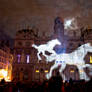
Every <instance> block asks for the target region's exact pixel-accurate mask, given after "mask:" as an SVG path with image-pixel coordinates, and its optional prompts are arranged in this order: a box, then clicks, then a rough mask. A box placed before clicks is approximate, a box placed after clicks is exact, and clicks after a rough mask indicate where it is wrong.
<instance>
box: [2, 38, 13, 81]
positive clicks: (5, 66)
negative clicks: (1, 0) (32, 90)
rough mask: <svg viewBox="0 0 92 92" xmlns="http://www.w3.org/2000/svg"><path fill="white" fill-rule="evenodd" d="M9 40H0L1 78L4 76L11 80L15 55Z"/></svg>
mask: <svg viewBox="0 0 92 92" xmlns="http://www.w3.org/2000/svg"><path fill="white" fill-rule="evenodd" d="M5 42H6V43H5ZM7 42H8V41H4V40H3V41H2V40H1V41H0V80H1V79H3V78H4V79H5V80H6V81H11V80H12V61H13V55H12V54H11V50H10V48H9V46H7V45H9V43H7Z"/></svg>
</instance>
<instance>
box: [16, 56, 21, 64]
mask: <svg viewBox="0 0 92 92" xmlns="http://www.w3.org/2000/svg"><path fill="white" fill-rule="evenodd" d="M20 57H21V55H20V54H18V55H17V60H18V63H20Z"/></svg>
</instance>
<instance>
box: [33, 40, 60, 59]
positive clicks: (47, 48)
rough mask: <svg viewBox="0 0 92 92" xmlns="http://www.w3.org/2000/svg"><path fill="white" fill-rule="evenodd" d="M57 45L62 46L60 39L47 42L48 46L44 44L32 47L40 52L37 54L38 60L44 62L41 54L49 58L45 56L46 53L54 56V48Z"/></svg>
mask: <svg viewBox="0 0 92 92" xmlns="http://www.w3.org/2000/svg"><path fill="white" fill-rule="evenodd" d="M55 45H61V43H60V41H59V40H58V39H54V40H51V41H49V42H47V44H42V45H39V46H37V45H35V44H32V47H34V48H35V49H37V50H38V53H37V57H38V60H42V59H41V57H40V54H41V53H42V54H43V55H44V56H45V57H47V55H46V54H45V51H48V52H50V53H53V54H54V53H55V51H54V50H53V48H54V47H55Z"/></svg>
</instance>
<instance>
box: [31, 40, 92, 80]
mask: <svg viewBox="0 0 92 92" xmlns="http://www.w3.org/2000/svg"><path fill="white" fill-rule="evenodd" d="M49 42H50V43H49V45H48V43H47V44H42V45H39V46H37V45H35V44H33V45H32V46H33V47H34V48H36V49H37V50H38V53H37V56H38V60H41V58H40V56H39V54H40V53H41V52H42V54H43V55H44V56H45V57H46V62H47V63H48V62H53V61H55V63H54V65H52V66H51V68H50V72H49V73H47V74H46V78H47V79H49V78H50V77H51V76H52V72H53V70H54V69H56V68H58V66H59V65H61V67H60V68H59V72H60V74H61V76H62V78H63V80H66V77H65V75H64V74H63V73H62V72H63V70H64V69H65V68H66V65H67V64H68V65H75V66H76V67H77V68H78V71H79V75H80V79H85V80H90V78H89V77H88V76H87V74H86V73H85V71H84V68H85V67H89V68H92V65H90V64H85V60H84V58H85V56H86V55H87V53H88V52H92V46H91V45H90V43H86V44H83V45H81V46H80V47H78V48H77V49H76V50H75V51H73V52H72V53H61V54H57V53H56V52H55V51H54V50H53V49H54V47H55V45H57V44H58V45H61V44H60V42H59V41H58V40H57V39H56V41H55V40H51V41H49ZM56 42H58V43H56ZM50 46H51V47H50ZM45 51H48V52H50V53H52V54H51V55H45Z"/></svg>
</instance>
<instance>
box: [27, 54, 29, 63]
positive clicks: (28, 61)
mask: <svg viewBox="0 0 92 92" xmlns="http://www.w3.org/2000/svg"><path fill="white" fill-rule="evenodd" d="M29 58H30V56H29V55H27V63H29Z"/></svg>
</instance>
